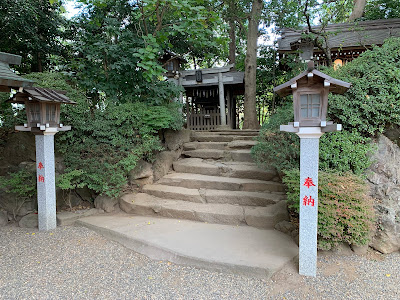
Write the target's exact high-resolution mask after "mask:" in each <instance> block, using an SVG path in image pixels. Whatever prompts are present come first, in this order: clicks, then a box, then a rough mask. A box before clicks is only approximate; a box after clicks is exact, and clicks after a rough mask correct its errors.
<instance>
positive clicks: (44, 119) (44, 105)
mask: <svg viewBox="0 0 400 300" xmlns="http://www.w3.org/2000/svg"><path fill="white" fill-rule="evenodd" d="M34 105H39V119H33V118H32V116H33V114H34V113H33V112H32V108H33V106H34ZM49 107H54V118H51V119H52V120H51V119H48V114H47V110H48V108H49ZM60 108H61V103H52V102H39V101H25V109H26V115H27V117H28V126H29V127H40V125H46V126H47V127H57V126H58V125H59V124H60ZM38 124H39V126H37V125H38Z"/></svg>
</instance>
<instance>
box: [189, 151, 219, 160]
mask: <svg viewBox="0 0 400 300" xmlns="http://www.w3.org/2000/svg"><path fill="white" fill-rule="evenodd" d="M182 154H183V155H186V156H190V157H196V158H205V159H222V158H224V157H225V155H226V154H225V151H224V150H218V149H198V150H189V151H183V152H182Z"/></svg>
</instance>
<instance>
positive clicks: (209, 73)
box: [181, 64, 244, 88]
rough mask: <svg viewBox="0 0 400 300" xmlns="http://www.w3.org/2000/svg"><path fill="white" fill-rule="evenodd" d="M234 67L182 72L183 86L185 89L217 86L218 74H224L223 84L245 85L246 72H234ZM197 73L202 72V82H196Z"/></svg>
mask: <svg viewBox="0 0 400 300" xmlns="http://www.w3.org/2000/svg"><path fill="white" fill-rule="evenodd" d="M233 67H234V65H233V64H231V65H227V66H225V67H219V68H208V69H198V70H185V71H181V76H182V86H183V87H184V88H196V87H204V86H217V85H218V74H219V73H221V74H222V82H223V84H224V85H243V83H244V72H238V71H235V70H233ZM196 71H201V73H202V81H201V82H197V81H196V75H195V74H196Z"/></svg>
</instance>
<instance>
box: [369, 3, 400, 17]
mask: <svg viewBox="0 0 400 300" xmlns="http://www.w3.org/2000/svg"><path fill="white" fill-rule="evenodd" d="M391 18H400V5H399V1H398V0H368V1H367V3H366V5H365V10H364V16H363V17H362V20H379V19H391Z"/></svg>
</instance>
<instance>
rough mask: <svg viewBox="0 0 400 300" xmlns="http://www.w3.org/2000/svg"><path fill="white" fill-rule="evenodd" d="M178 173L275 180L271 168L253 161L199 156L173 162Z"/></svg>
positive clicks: (274, 174) (275, 175) (275, 174)
mask: <svg viewBox="0 0 400 300" xmlns="http://www.w3.org/2000/svg"><path fill="white" fill-rule="evenodd" d="M173 168H174V170H175V171H176V172H179V173H195V174H203V175H210V176H223V177H234V178H249V179H259V180H274V181H275V180H277V179H278V178H277V176H278V175H277V173H276V172H275V171H273V170H262V169H260V168H258V167H257V165H256V164H255V163H237V162H222V161H211V160H204V159H201V158H184V159H181V160H178V161H175V162H174V163H173Z"/></svg>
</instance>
